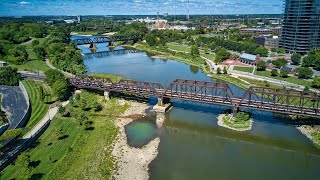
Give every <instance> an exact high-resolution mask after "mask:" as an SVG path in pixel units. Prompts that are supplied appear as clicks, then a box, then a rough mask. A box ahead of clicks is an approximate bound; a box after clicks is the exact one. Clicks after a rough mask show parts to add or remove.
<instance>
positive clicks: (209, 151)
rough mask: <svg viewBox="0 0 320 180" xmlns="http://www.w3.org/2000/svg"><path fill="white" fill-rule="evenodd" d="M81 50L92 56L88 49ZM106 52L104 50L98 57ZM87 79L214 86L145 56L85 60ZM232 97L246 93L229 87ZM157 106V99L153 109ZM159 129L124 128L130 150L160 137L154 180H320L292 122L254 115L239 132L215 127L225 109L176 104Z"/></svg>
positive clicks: (314, 156)
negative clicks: (118, 77) (106, 77)
mask: <svg viewBox="0 0 320 180" xmlns="http://www.w3.org/2000/svg"><path fill="white" fill-rule="evenodd" d="M80 49H82V50H84V51H85V52H89V50H88V48H86V47H84V46H81V47H80ZM103 50H107V47H106V45H105V44H99V45H98V51H103ZM84 63H85V65H86V66H87V68H88V73H106V74H118V75H121V76H124V77H127V78H130V79H135V80H143V81H152V82H160V83H162V84H163V85H164V86H165V87H167V86H168V85H169V83H170V82H172V81H173V80H174V79H177V78H179V79H192V80H203V81H211V78H210V77H208V76H206V75H205V74H204V73H203V72H202V71H201V70H200V69H198V68H196V67H193V66H190V65H187V64H184V63H181V62H177V61H172V60H162V59H158V58H150V57H148V56H147V55H146V53H135V54H123V55H111V56H106V57H102V58H89V59H85V61H84ZM231 88H232V91H233V92H235V93H236V94H242V93H243V92H244V91H243V90H242V89H240V88H238V87H237V86H234V85H231ZM155 103H156V100H155V99H152V100H151V101H150V105H154V104H155ZM173 104H174V107H173V109H172V110H171V111H170V112H168V113H167V114H166V120H165V122H164V124H163V127H162V128H161V129H157V128H155V125H154V123H155V122H154V121H155V117H154V116H150V117H146V118H144V119H142V120H141V121H137V122H134V123H131V124H129V125H128V127H127V128H126V132H127V134H128V136H129V137H128V139H129V145H133V146H141V145H143V144H145V143H147V142H148V141H149V140H150V139H152V138H153V137H155V136H159V137H160V145H159V149H158V150H159V154H158V156H157V158H156V159H155V160H154V161H153V162H152V163H151V164H150V167H149V173H150V179H177V180H180V179H181V180H188V179H190V180H191V179H219V180H221V179H259V180H260V179H281V180H285V179H288V180H289V179H290V180H292V179H308V180H311V179H319V177H320V171H319V170H318V168H319V167H320V151H319V150H317V149H316V148H315V147H314V146H313V144H312V142H311V141H310V140H308V139H307V138H306V137H305V136H303V135H302V134H301V133H300V132H299V131H298V130H297V129H296V127H295V126H294V125H293V124H291V123H290V121H288V120H285V119H282V118H280V117H279V116H276V115H274V114H273V113H270V112H263V111H257V110H251V111H250V112H251V113H252V114H253V119H254V124H253V129H252V130H251V131H248V132H235V131H232V130H228V129H225V128H222V127H219V126H218V125H217V117H218V115H219V114H220V113H221V112H222V111H223V110H224V109H226V108H227V107H225V106H218V105H207V104H200V103H192V102H186V101H173Z"/></svg>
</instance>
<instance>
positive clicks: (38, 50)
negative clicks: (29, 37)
mask: <svg viewBox="0 0 320 180" xmlns="http://www.w3.org/2000/svg"><path fill="white" fill-rule="evenodd" d="M33 52H34V53H35V54H36V56H37V59H38V60H41V61H43V60H44V58H45V56H46V50H45V48H44V47H42V46H40V45H38V46H35V47H34V48H33Z"/></svg>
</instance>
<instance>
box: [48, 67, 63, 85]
mask: <svg viewBox="0 0 320 180" xmlns="http://www.w3.org/2000/svg"><path fill="white" fill-rule="evenodd" d="M45 75H46V79H45V81H46V82H47V83H48V84H49V85H50V86H52V85H53V84H54V83H55V82H57V81H60V80H64V79H65V78H64V75H63V73H62V72H60V71H59V70H56V69H50V70H48V71H46V72H45Z"/></svg>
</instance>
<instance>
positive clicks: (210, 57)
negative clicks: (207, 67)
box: [200, 52, 216, 62]
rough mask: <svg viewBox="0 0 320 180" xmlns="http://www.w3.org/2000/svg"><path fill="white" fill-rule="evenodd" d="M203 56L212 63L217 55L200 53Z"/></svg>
mask: <svg viewBox="0 0 320 180" xmlns="http://www.w3.org/2000/svg"><path fill="white" fill-rule="evenodd" d="M200 55H201V56H203V57H205V58H207V59H210V60H211V61H212V62H214V60H215V59H216V54H206V53H202V52H201V53H200Z"/></svg>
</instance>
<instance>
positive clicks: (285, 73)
mask: <svg viewBox="0 0 320 180" xmlns="http://www.w3.org/2000/svg"><path fill="white" fill-rule="evenodd" d="M280 77H282V78H287V77H289V72H288V71H281V72H280Z"/></svg>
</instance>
